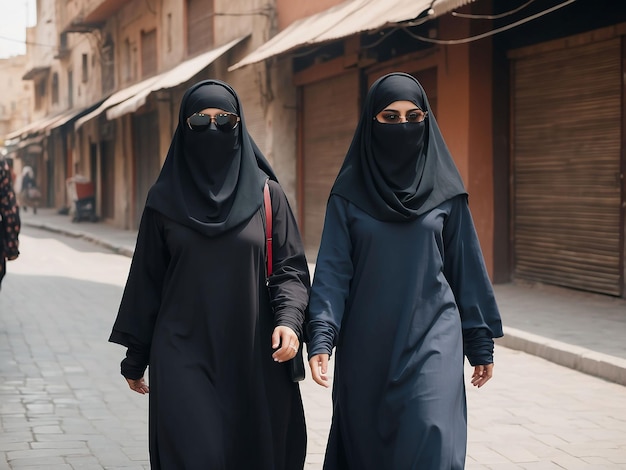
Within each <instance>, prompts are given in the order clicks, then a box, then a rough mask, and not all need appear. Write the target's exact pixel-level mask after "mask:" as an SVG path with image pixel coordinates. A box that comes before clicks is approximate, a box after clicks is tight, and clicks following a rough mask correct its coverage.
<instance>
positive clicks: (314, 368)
mask: <svg viewBox="0 0 626 470" xmlns="http://www.w3.org/2000/svg"><path fill="white" fill-rule="evenodd" d="M328 359H329V355H328V354H316V355H315V356H313V357H312V358H311V359H310V360H309V367H311V377H313V380H315V382H317V383H318V384H320V385H321V386H322V387H326V388H328V385H329V384H328V375H327V374H328Z"/></svg>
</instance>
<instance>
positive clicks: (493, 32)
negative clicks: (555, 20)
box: [404, 0, 576, 46]
mask: <svg viewBox="0 0 626 470" xmlns="http://www.w3.org/2000/svg"><path fill="white" fill-rule="evenodd" d="M575 1H576V0H567V1H565V2H563V3H561V4H559V5H555V6H553V7H551V8H548V9H546V10H544V11H542V12H539V13H536V14H534V15H531V16H529V17H527V18H524V19H522V20H519V21H516V22H514V23H511V24H509V25H506V26H503V27H501V28H496V29H493V30H491V31H487V32H486V33H482V34H478V35H476V36H471V37H468V38H463V39H431V38H427V37H424V36H420V35H418V34H415V33H412V32H411V31H409V30H408V29H406V28H405V29H404V31H405V32H406V33H407V34H408V35H409V36H411V37H413V38H415V39H418V40H420V41H424V42H428V43H432V44H441V45H447V46H454V45H457V44H467V43H469V42H474V41H478V40H480V39H484V38H486V37H489V36H494V35H496V34H498V33H501V32H503V31H507V30H509V29H513V28H515V27H517V26H520V25H522V24H524V23H528V22H529V21H532V20H535V19H537V18H540V17H542V16H544V15H547V14H548V13H552V12H553V11H556V10H558V9H560V8H563V7H565V6H567V5H569V4H571V3H574V2H575Z"/></svg>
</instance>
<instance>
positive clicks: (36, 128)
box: [4, 111, 66, 141]
mask: <svg viewBox="0 0 626 470" xmlns="http://www.w3.org/2000/svg"><path fill="white" fill-rule="evenodd" d="M65 112H66V111H64V112H62V113H57V114H55V115H54V116H47V117H44V118H41V119H38V120H36V121H33V122H31V123H30V124H26V125H25V126H24V127H21V128H20V129H17V130H15V131H13V132H11V133H9V134H7V135H6V136H5V137H4V140H6V141H13V140H16V139H20V140H21V139H25V138H27V137H28V136H30V135H34V134H38V133H40V132H41V131H42V130H43V129H44V128H45V127H46V126H47V125H49V124H52V123H53V122H55V121H56V120H57V119H59V118H61V117H62V116H63V115H64V114H65Z"/></svg>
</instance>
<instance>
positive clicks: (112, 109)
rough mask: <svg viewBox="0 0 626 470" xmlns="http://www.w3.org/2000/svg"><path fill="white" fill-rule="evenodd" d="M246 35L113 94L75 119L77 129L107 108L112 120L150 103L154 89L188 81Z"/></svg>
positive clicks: (107, 113)
mask: <svg viewBox="0 0 626 470" xmlns="http://www.w3.org/2000/svg"><path fill="white" fill-rule="evenodd" d="M245 37H247V36H242V37H240V38H237V39H235V40H234V41H231V42H229V43H228V44H224V45H223V46H220V47H218V48H216V49H213V50H211V51H209V52H205V53H204V54H200V55H198V56H196V57H194V58H192V59H189V60H186V61H184V62H181V63H180V64H178V65H176V66H175V67H174V68H172V69H170V70H168V71H167V72H163V73H161V74H159V75H156V76H154V77H150V78H148V79H146V80H143V81H141V82H139V83H135V84H134V85H131V86H129V87H128V88H124V89H122V90H120V91H118V92H116V93H114V94H112V95H111V96H110V97H109V98H107V99H106V100H105V101H104V102H103V103H102V104H101V105H100V106H99V107H98V108H96V109H95V110H93V111H92V112H90V113H88V114H86V115H84V116H83V117H81V118H80V119H78V120H77V121H76V122H75V123H74V129H75V130H78V129H79V128H80V127H81V126H82V125H83V124H84V123H86V122H87V121H89V120H91V119H93V118H95V117H96V116H98V115H100V114H102V113H103V112H104V111H106V116H107V119H109V120H110V119H116V118H118V117H120V116H123V115H124V114H127V113H132V112H134V111H137V110H138V109H139V108H141V107H142V106H143V105H144V104H145V103H146V99H147V97H148V95H150V93H152V92H154V91H158V90H162V89H166V88H172V87H174V86H176V85H179V84H181V83H183V82H186V81H187V80H189V79H191V78H192V77H193V76H194V75H196V74H198V73H200V72H201V71H202V69H204V68H205V67H208V66H209V65H211V63H213V62H214V61H215V60H216V59H218V58H219V57H220V56H222V55H223V54H225V53H226V52H227V51H229V50H230V49H232V48H233V47H234V46H235V45H236V44H238V43H239V42H241V41H242V40H243V39H244V38H245Z"/></svg>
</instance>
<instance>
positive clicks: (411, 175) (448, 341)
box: [307, 73, 502, 470]
mask: <svg viewBox="0 0 626 470" xmlns="http://www.w3.org/2000/svg"><path fill="white" fill-rule="evenodd" d="M309 315H310V321H309V322H308V324H307V333H308V335H309V338H310V339H309V342H308V345H307V349H308V354H309V364H310V366H311V373H312V376H313V379H314V380H315V381H316V382H317V383H319V384H320V385H323V386H328V376H327V371H328V360H329V357H330V355H331V352H332V350H333V348H335V372H334V381H333V419H332V425H331V430H330V435H329V439H328V445H327V449H326V457H325V462H324V469H326V470H339V469H340V470H378V469H381V468H394V469H395V468H398V469H400V468H401V469H406V470H422V469H428V470H461V469H463V468H464V464H465V453H466V440H467V421H466V402H465V385H464V381H463V367H464V366H463V360H464V359H463V356H464V355H465V356H466V357H467V358H468V360H469V362H470V363H471V364H472V365H473V366H474V373H473V376H472V379H471V382H472V384H473V385H475V386H477V387H481V386H483V385H484V384H485V383H486V382H487V381H488V380H489V379H490V378H491V375H492V372H493V338H495V337H499V336H502V325H501V319H500V314H499V311H498V307H497V305H496V302H495V298H494V294H493V289H492V286H491V282H490V280H489V277H488V273H487V270H486V268H485V264H484V260H483V257H482V252H481V249H480V245H479V242H478V238H477V235H476V231H475V229H474V225H473V222H472V217H471V214H470V211H469V207H468V202H467V194H466V191H465V188H464V186H463V182H462V180H461V178H460V175H459V173H458V171H457V169H456V166H455V164H454V161H453V159H452V157H451V155H450V153H449V151H448V148H447V146H446V144H445V142H444V140H443V137H442V135H441V132H440V130H439V127H438V126H437V122H436V120H435V116H434V115H433V114H432V111H431V109H430V106H429V104H428V99H427V97H426V93H425V92H424V90H423V88H422V86H421V85H420V84H419V82H418V81H417V80H415V78H413V77H411V76H410V75H407V74H404V73H392V74H389V75H386V76H384V77H381V78H380V79H378V80H377V81H376V82H375V83H374V84H373V85H372V87H371V88H370V90H369V93H368V95H367V97H366V100H365V103H364V106H363V112H362V115H361V119H360V121H359V124H358V127H357V129H356V132H355V135H354V138H353V141H352V144H351V146H350V148H349V150H348V153H347V155H346V158H345V161H344V164H343V166H342V168H341V170H340V172H339V175H338V176H337V179H336V181H335V184H334V185H333V188H332V189H331V195H330V197H329V200H328V205H327V208H326V218H325V222H324V230H323V234H322V241H321V246H320V249H319V253H318V258H317V263H316V268H315V277H314V281H313V287H312V290H311V299H310V304H309Z"/></svg>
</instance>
